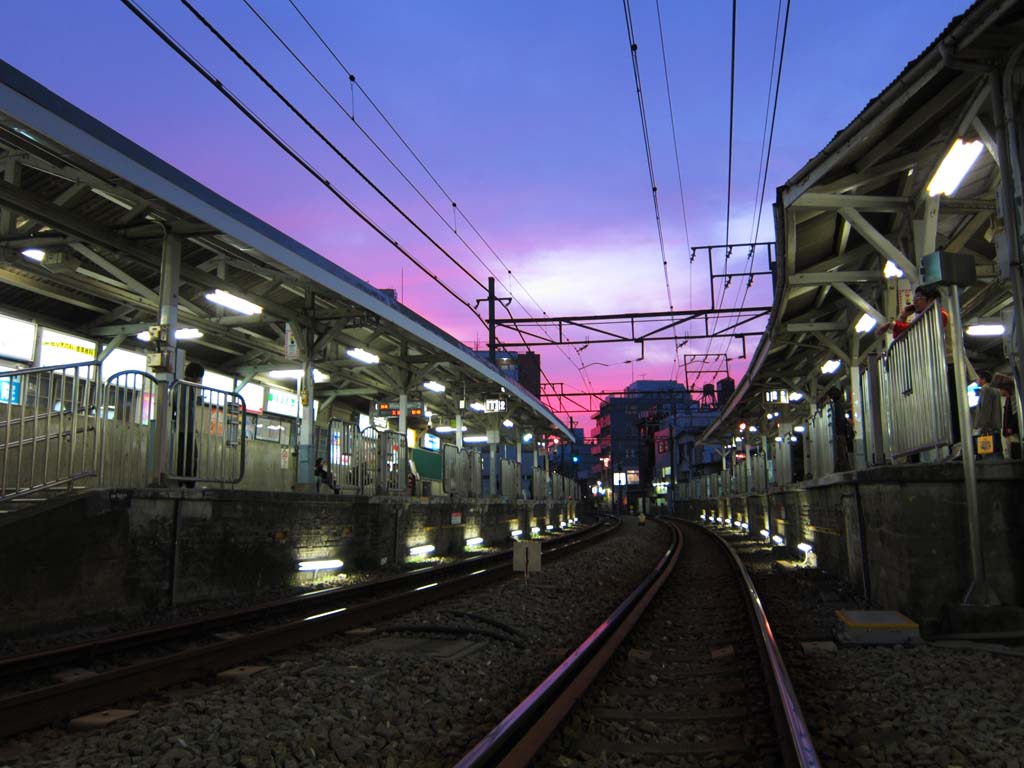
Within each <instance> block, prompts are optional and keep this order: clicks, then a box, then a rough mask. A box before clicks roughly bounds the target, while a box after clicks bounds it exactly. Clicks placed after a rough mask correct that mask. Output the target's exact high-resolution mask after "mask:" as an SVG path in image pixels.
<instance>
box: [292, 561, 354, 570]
mask: <svg viewBox="0 0 1024 768" xmlns="http://www.w3.org/2000/svg"><path fill="white" fill-rule="evenodd" d="M343 565H344V563H343V562H341V560H303V561H302V562H300V563H299V570H300V571H331V570H336V569H338V568H341V566H343Z"/></svg>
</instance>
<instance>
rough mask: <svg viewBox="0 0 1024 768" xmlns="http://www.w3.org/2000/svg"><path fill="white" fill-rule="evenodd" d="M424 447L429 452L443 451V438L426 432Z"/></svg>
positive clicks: (424, 434)
mask: <svg viewBox="0 0 1024 768" xmlns="http://www.w3.org/2000/svg"><path fill="white" fill-rule="evenodd" d="M423 447H424V448H425V449H426V450H428V451H439V450H441V438H440V437H438V436H437V435H432V434H430V433H429V432H424V433H423Z"/></svg>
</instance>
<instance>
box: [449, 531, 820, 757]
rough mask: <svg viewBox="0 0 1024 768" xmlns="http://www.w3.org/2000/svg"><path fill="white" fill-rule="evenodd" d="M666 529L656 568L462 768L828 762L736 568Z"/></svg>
mask: <svg viewBox="0 0 1024 768" xmlns="http://www.w3.org/2000/svg"><path fill="white" fill-rule="evenodd" d="M666 524H667V525H670V526H671V527H672V529H673V531H674V540H673V544H672V546H671V547H670V548H669V550H668V551H666V553H665V555H664V556H663V557H662V558H661V560H660V561H659V563H658V565H657V566H656V567H655V569H654V570H653V571H652V572H651V573H650V574H649V575H648V576H647V577H646V578H645V579H644V580H643V582H642V583H641V584H640V585H639V586H638V587H637V588H636V589H635V590H634V591H633V593H632V594H630V596H629V597H628V598H627V599H626V600H625V601H623V603H622V604H621V605H620V606H619V607H618V608H617V609H616V610H615V611H614V612H613V613H612V615H610V616H609V617H608V618H607V619H605V621H603V622H602V623H601V625H600V626H598V627H597V629H595V630H594V632H593V633H592V634H591V635H590V637H588V638H587V640H586V641H585V642H584V643H583V644H582V645H580V646H579V648H577V649H576V650H575V651H573V652H572V653H571V654H569V655H568V656H567V657H566V659H565V661H563V662H562V664H561V665H560V666H559V667H558V668H557V669H556V670H555V671H554V672H552V673H551V674H550V675H549V676H548V677H547V679H545V680H544V682H543V683H541V685H539V686H538V687H537V688H535V689H534V690H533V691H532V692H531V693H530V694H529V696H527V697H526V699H524V700H523V701H522V702H521V703H520V704H519V705H518V706H517V707H516V708H515V709H514V710H513V711H512V712H511V713H509V715H508V716H507V717H505V719H504V720H502V722H501V723H499V724H498V725H497V726H496V727H495V728H494V729H493V730H492V731H491V732H490V733H489V734H488V735H487V736H486V737H485V738H484V739H483V740H481V741H480V742H479V743H478V744H477V745H476V746H475V747H474V748H473V749H471V750H470V751H469V752H468V753H467V754H466V755H465V756H464V757H463V758H462V760H460V761H459V763H458V765H457V768H480V767H481V766H525V765H548V764H550V765H575V764H590V761H598V760H606V759H608V758H615V759H618V760H630V761H633V760H635V761H637V762H638V763H640V764H647V763H648V762H649V761H652V760H654V761H660V762H659V764H667V763H671V764H678V765H703V764H706V762H707V761H708V760H711V759H712V758H714V759H717V760H718V761H719V762H718V763H716V764H723V765H735V764H743V765H751V766H754V765H756V766H760V765H764V766H776V765H785V766H801V768H812V767H813V766H818V765H819V762H818V759H817V755H816V753H815V750H814V746H813V744H812V743H811V740H810V736H809V733H808V730H807V726H806V724H805V723H804V721H803V716H802V714H801V712H800V707H799V704H798V702H797V700H796V697H795V695H794V694H793V690H792V686H791V685H790V682H789V678H788V675H787V674H786V670H785V665H784V664H783V662H782V659H781V656H780V655H779V651H778V648H777V647H776V645H775V641H774V639H773V637H772V632H771V627H770V626H769V624H768V621H767V619H766V617H765V615H764V612H763V610H762V609H761V606H760V601H759V600H758V598H757V593H756V592H755V591H754V588H753V585H752V583H751V582H750V579H749V577H748V576H747V573H746V571H745V569H744V568H743V567H742V564H741V563H740V561H739V559H738V558H737V557H736V555H735V554H734V553H733V552H732V551H731V550H730V549H729V548H728V546H727V545H726V544H725V543H724V542H723V541H722V540H721V539H719V538H718V537H716V536H714V535H712V534H710V533H708V532H707V531H704V530H703V529H701V528H699V527H697V526H694V525H689V524H682V523H679V522H675V521H672V522H668V523H666ZM684 526H685V536H684V532H683V531H684ZM565 758H567V759H568V760H569V761H570V762H560V761H561V760H563V759H565ZM572 761H579V762H572ZM602 764H603V763H602ZM616 764H620V763H616Z"/></svg>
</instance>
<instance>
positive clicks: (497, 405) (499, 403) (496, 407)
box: [484, 400, 505, 413]
mask: <svg viewBox="0 0 1024 768" xmlns="http://www.w3.org/2000/svg"><path fill="white" fill-rule="evenodd" d="M504 410H505V401H504V400H484V413H501V412H502V411H504Z"/></svg>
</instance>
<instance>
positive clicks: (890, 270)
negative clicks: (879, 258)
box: [882, 261, 903, 278]
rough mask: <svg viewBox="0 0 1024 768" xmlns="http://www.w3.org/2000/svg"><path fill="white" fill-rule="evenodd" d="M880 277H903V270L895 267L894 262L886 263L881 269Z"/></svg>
mask: <svg viewBox="0 0 1024 768" xmlns="http://www.w3.org/2000/svg"><path fill="white" fill-rule="evenodd" d="M882 276H883V277H886V278H893V277H903V270H902V269H900V268H899V267H897V266H896V262H895V261H887V262H885V266H884V267H883V268H882Z"/></svg>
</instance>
